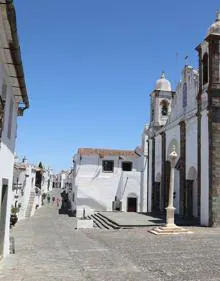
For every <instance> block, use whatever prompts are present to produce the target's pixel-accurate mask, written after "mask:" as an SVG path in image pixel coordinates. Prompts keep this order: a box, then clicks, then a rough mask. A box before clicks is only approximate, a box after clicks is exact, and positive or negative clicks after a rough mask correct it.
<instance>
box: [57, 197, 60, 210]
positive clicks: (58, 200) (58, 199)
mask: <svg viewBox="0 0 220 281" xmlns="http://www.w3.org/2000/svg"><path fill="white" fill-rule="evenodd" d="M57 207H58V208H59V207H60V198H58V197H57Z"/></svg>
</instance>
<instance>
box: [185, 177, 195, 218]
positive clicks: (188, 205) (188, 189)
mask: <svg viewBox="0 0 220 281" xmlns="http://www.w3.org/2000/svg"><path fill="white" fill-rule="evenodd" d="M184 216H185V217H190V218H191V217H193V180H186V184H185V188H184Z"/></svg>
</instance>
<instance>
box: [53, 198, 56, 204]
mask: <svg viewBox="0 0 220 281" xmlns="http://www.w3.org/2000/svg"><path fill="white" fill-rule="evenodd" d="M55 200H56V198H55V196H53V197H52V202H53V204H54V202H55Z"/></svg>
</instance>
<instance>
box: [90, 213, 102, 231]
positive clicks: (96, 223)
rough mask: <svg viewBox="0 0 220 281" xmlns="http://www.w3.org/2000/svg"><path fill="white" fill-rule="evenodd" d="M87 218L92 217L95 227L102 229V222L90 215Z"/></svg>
mask: <svg viewBox="0 0 220 281" xmlns="http://www.w3.org/2000/svg"><path fill="white" fill-rule="evenodd" d="M87 218H88V219H90V220H93V223H94V227H96V228H100V229H102V228H103V226H102V225H101V223H99V222H98V221H97V220H94V219H93V218H92V217H91V216H88V217H87Z"/></svg>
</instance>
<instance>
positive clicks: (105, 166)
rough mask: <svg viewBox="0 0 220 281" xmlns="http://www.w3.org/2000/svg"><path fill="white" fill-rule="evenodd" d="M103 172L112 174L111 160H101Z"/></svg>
mask: <svg viewBox="0 0 220 281" xmlns="http://www.w3.org/2000/svg"><path fill="white" fill-rule="evenodd" d="M102 170H103V172H108V173H113V171H114V161H113V160H103V161H102Z"/></svg>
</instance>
